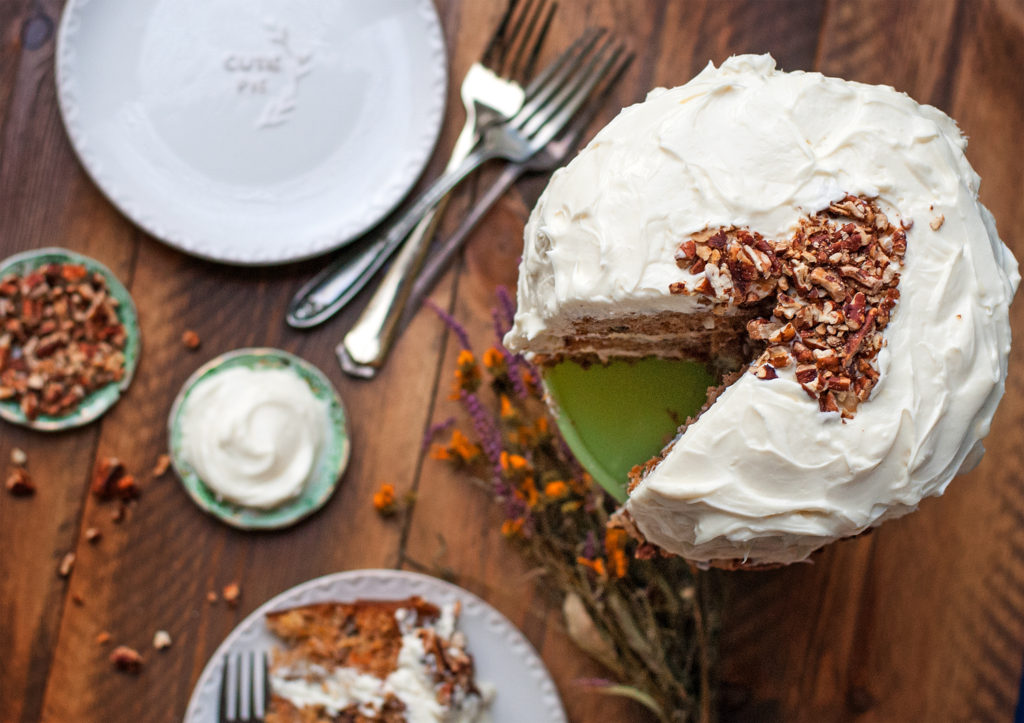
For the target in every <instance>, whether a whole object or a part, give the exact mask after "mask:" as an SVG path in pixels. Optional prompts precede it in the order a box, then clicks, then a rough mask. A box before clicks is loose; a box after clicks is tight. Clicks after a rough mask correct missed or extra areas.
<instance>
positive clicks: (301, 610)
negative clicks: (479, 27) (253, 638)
mask: <svg viewBox="0 0 1024 723" xmlns="http://www.w3.org/2000/svg"><path fill="white" fill-rule="evenodd" d="M458 612H459V611H458V605H457V604H453V605H445V606H442V607H438V606H436V605H433V604H431V603H429V602H426V601H425V600H423V599H422V598H419V597H411V598H408V599H405V600H388V601H376V600H371V601H367V600H360V601H357V602H354V603H319V604H313V605H305V606H301V607H296V608H291V609H289V610H284V611H280V612H274V613H270V614H268V615H267V625H268V627H269V628H270V630H271V631H272V632H273V633H274V634H275V635H277V636H278V637H279V638H281V640H282V641H284V643H285V647H284V648H282V649H278V650H275V651H274V655H273V660H272V663H271V668H270V689H271V701H270V710H269V712H268V714H267V717H266V720H267V723H321V722H323V723H328V722H329V723H376V722H378V721H380V722H383V723H427V722H429V723H434V722H438V723H473V722H474V721H479V720H484V718H483V716H484V715H485V714H486V709H487V706H488V704H489V702H490V699H491V697H492V696H493V691H492V690H491V688H490V686H487V685H486V684H480V685H477V683H476V681H475V680H474V666H473V658H472V656H470V654H469V652H468V651H467V649H466V639H465V636H464V635H463V634H462V633H461V632H460V631H458V630H456V619H457V617H458Z"/></svg>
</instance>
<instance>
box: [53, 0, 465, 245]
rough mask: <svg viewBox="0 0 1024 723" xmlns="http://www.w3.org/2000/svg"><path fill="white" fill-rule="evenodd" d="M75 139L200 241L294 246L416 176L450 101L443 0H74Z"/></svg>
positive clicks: (66, 52) (128, 207)
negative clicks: (440, 11)
mask: <svg viewBox="0 0 1024 723" xmlns="http://www.w3.org/2000/svg"><path fill="white" fill-rule="evenodd" d="M56 68H57V89H58V99H59V101H60V107H61V112H62V114H63V116H64V123H65V126H66V127H67V130H68V134H69V135H70V137H71V142H72V144H73V146H74V148H75V150H76V152H77V153H78V155H79V157H80V158H81V160H82V163H83V164H84V166H85V168H86V170H87V171H88V172H89V174H90V175H91V176H92V177H93V179H94V180H95V181H96V183H97V184H98V185H99V187H100V188H101V189H102V190H103V192H104V193H105V194H106V195H107V196H108V197H109V198H110V200H111V201H112V202H113V203H114V204H115V205H116V206H118V207H119V208H120V209H121V210H122V211H123V212H124V213H125V214H126V215H128V216H129V217H130V218H131V219H132V220H133V221H135V222H136V223H137V224H139V225H140V226H142V227H143V228H144V229H145V230H146V231H148V232H149V233H151V234H152V235H153V236H156V237H157V238H159V239H162V240H163V241H166V242H167V243H169V244H171V245H173V246H176V247H178V248H180V249H181V250H183V251H186V252H188V253H191V254H195V255H197V256H203V257H206V258H209V259H213V260H216V261H224V262H228V263H236V264H251V265H257V264H259V265H266V264H276V263H282V262H286V261H294V260H297V259H303V258H307V257H310V256H315V255H317V254H320V253H323V252H325V251H328V250H330V249H333V248H336V247H338V246H340V245H342V244H343V243H345V242H346V241H348V240H351V239H352V238H355V237H357V236H359V235H360V234H361V233H362V232H364V231H366V230H367V229H369V228H370V227H371V226H373V225H374V224H375V223H376V222H377V221H379V220H380V219H381V218H383V217H384V216H385V215H387V213H388V212H389V211H390V210H391V209H392V208H393V207H394V206H395V205H396V204H397V203H398V202H399V201H400V200H401V199H402V197H403V196H404V195H405V194H406V193H407V192H408V191H409V189H410V188H411V187H412V185H413V183H414V182H415V181H416V178H417V177H418V176H419V174H420V172H421V171H422V170H423V167H424V165H425V164H426V162H427V160H428V159H429V157H430V154H431V151H432V149H433V147H434V143H435V142H436V140H437V135H438V132H439V130H440V128H441V121H442V118H443V115H444V102H445V93H446V90H447V59H446V55H445V47H444V38H443V35H442V33H441V26H440V22H439V20H438V17H437V12H436V10H435V9H434V6H433V4H432V3H431V0H372V2H367V1H366V0H70V1H69V2H68V4H67V6H66V7H65V9H64V14H63V17H62V19H61V24H60V31H59V34H58V38H57V62H56Z"/></svg>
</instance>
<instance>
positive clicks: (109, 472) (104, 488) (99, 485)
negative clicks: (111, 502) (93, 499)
mask: <svg viewBox="0 0 1024 723" xmlns="http://www.w3.org/2000/svg"><path fill="white" fill-rule="evenodd" d="M124 475H125V471H124V465H123V464H121V460H119V459H118V458H117V457H104V458H103V459H101V460H99V461H98V462H97V463H96V468H95V469H94V470H93V473H92V485H91V486H90V489H91V490H92V493H93V494H94V495H96V496H97V497H99V498H100V499H101V500H107V499H111V498H113V497H114V496H115V495H116V494H117V483H118V481H119V480H120V479H121V478H122V477H124Z"/></svg>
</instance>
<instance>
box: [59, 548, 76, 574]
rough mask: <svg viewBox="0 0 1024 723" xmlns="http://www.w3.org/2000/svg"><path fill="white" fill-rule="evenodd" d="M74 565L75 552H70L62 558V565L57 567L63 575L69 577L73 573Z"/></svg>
mask: <svg viewBox="0 0 1024 723" xmlns="http://www.w3.org/2000/svg"><path fill="white" fill-rule="evenodd" d="M74 566H75V553H73V552H69V553H67V554H66V555H64V557H62V558H61V561H60V567H58V568H57V572H58V574H59V575H60V576H61V577H67V576H68V575H70V574H71V570H72V568H73V567H74Z"/></svg>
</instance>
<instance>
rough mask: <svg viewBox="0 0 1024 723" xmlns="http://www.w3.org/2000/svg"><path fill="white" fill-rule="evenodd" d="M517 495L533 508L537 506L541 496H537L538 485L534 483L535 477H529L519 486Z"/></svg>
mask: <svg viewBox="0 0 1024 723" xmlns="http://www.w3.org/2000/svg"><path fill="white" fill-rule="evenodd" d="M517 495H518V497H519V498H520V499H521V500H523V501H524V502H525V503H526V504H527V505H529V506H530V507H531V508H532V507H536V506H537V503H538V502H540V495H538V494H537V485H536V483H535V482H534V481H533V477H527V478H526V479H524V480H523V482H522V484H520V485H519V490H518V491H517Z"/></svg>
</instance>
